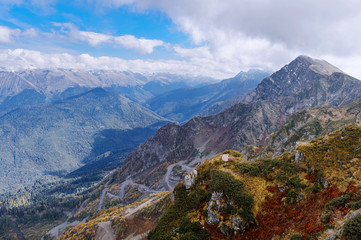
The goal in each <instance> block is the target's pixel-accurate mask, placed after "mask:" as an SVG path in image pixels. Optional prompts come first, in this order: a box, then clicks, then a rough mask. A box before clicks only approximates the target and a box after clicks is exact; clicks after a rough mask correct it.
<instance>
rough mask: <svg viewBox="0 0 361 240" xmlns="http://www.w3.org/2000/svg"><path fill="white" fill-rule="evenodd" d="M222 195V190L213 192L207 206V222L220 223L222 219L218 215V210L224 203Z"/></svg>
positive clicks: (210, 223) (211, 223)
mask: <svg viewBox="0 0 361 240" xmlns="http://www.w3.org/2000/svg"><path fill="white" fill-rule="evenodd" d="M222 197H223V193H222V192H213V193H212V197H211V199H210V200H209V202H208V207H207V224H209V225H215V224H218V223H219V221H220V219H219V218H218V216H217V212H218V210H219V209H221V207H222V206H223V204H222V203H221V200H222Z"/></svg>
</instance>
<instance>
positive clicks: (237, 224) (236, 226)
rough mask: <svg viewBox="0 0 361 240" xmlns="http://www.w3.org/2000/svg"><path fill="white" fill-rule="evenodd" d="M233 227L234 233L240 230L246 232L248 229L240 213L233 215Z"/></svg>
mask: <svg viewBox="0 0 361 240" xmlns="http://www.w3.org/2000/svg"><path fill="white" fill-rule="evenodd" d="M232 229H233V231H234V235H236V234H237V233H238V232H241V233H244V232H245V231H246V228H245V226H244V224H243V222H242V220H241V218H240V217H239V216H238V215H236V216H233V217H232Z"/></svg>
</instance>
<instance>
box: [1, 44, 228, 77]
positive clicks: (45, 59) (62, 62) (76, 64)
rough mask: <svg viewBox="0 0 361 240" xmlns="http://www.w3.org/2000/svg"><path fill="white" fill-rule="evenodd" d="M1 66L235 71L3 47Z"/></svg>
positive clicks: (183, 72) (198, 72)
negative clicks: (5, 48) (4, 48)
mask: <svg viewBox="0 0 361 240" xmlns="http://www.w3.org/2000/svg"><path fill="white" fill-rule="evenodd" d="M0 66H2V68H0V69H3V70H10V71H19V70H23V69H34V68H43V69H44V68H46V69H48V68H50V69H51V68H64V69H79V70H110V71H132V72H136V73H143V74H151V73H172V74H179V75H190V76H207V77H214V78H219V79H222V78H226V77H227V76H230V75H232V74H233V73H232V72H225V69H223V68H222V66H213V68H212V71H210V70H209V69H210V68H209V65H205V64H204V63H202V62H195V61H185V60H184V61H182V60H141V59H137V60H126V59H122V58H117V57H107V56H103V57H94V56H91V55H89V54H80V55H71V54H67V53H62V54H45V53H42V52H39V51H32V50H26V49H15V50H10V49H7V50H0Z"/></svg>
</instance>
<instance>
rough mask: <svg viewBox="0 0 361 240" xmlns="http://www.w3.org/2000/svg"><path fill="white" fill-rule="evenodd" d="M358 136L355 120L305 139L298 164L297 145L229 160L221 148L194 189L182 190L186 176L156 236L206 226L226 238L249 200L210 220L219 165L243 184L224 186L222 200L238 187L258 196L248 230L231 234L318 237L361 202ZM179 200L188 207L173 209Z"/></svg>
mask: <svg viewBox="0 0 361 240" xmlns="http://www.w3.org/2000/svg"><path fill="white" fill-rule="evenodd" d="M360 140H361V127H360V126H357V125H349V126H347V127H344V128H342V129H341V130H339V131H336V132H334V133H332V134H330V135H328V136H325V137H322V138H318V139H314V140H312V141H311V142H309V143H305V144H302V145H300V146H299V147H298V151H300V152H302V155H301V156H302V157H301V158H300V161H298V162H299V163H296V162H295V152H293V153H289V152H286V153H284V154H282V155H281V156H279V157H276V158H268V159H260V160H256V161H252V162H246V161H245V160H244V158H242V157H232V158H231V160H230V161H228V162H223V161H222V160H221V159H220V155H218V156H216V157H214V158H212V159H209V160H207V161H206V162H205V163H203V164H202V165H201V166H199V167H198V172H199V174H198V177H197V180H196V183H195V185H194V186H193V187H192V189H191V190H190V191H188V192H187V191H185V192H184V187H183V185H182V183H181V184H180V185H179V186H178V187H177V188H176V192H175V196H176V199H175V201H174V203H173V205H170V206H169V208H167V210H166V212H165V214H164V215H163V216H162V218H161V219H160V221H159V223H158V225H157V227H156V228H155V230H154V231H153V232H152V233H151V235H150V239H161V237H164V238H163V239H171V237H177V238H180V239H188V237H189V235H191V234H194V233H195V234H196V235H198V236H200V235H199V232H200V231H203V229H206V230H207V233H208V234H209V235H207V233H204V234H203V235H201V236H202V237H201V238H199V239H219V238H221V237H222V236H223V237H225V236H224V235H223V234H222V233H221V232H220V230H221V228H222V225H227V226H230V219H231V216H232V214H234V213H235V212H237V211H239V210H242V209H243V207H244V206H242V204H243V203H241V204H233V206H232V207H233V208H235V209H236V210H235V211H229V209H226V208H227V207H225V208H222V209H219V210H218V212H217V214H219V217H220V219H221V221H220V222H219V223H218V224H216V225H208V224H207V212H206V211H205V209H207V207H208V206H207V204H208V203H209V199H210V194H211V193H212V192H213V191H214V186H212V184H213V183H212V182H213V181H214V180H215V179H214V177H215V176H216V175H215V174H214V173H215V172H219V171H221V172H224V173H226V174H228V176H229V182H232V181H239V184H240V186H243V187H241V188H237V189H234V190H233V191H234V192H227V191H228V190H226V188H224V190H223V193H224V194H225V195H224V197H223V200H224V201H226V202H227V201H229V200H230V199H233V200H234V202H236V201H235V197H234V196H235V195H234V194H237V193H239V192H243V193H244V194H246V195H247V194H248V195H249V196H252V201H253V207H252V214H251V215H249V218H248V219H247V218H245V217H244V216H242V221H243V222H244V223H245V225H246V229H247V230H246V231H245V233H244V234H240V233H238V234H236V235H234V233H233V231H229V236H228V238H230V239H271V238H273V237H276V238H277V237H279V238H280V239H290V238H292V237H293V239H297V237H301V236H303V237H304V239H317V237H320V236H326V235H329V234H331V233H332V231H333V230H332V229H335V228H337V227H338V226H339V225H340V224H341V223H342V222H344V219H345V215H346V214H347V213H348V212H350V211H351V209H352V208H355V209H357V208H359V207H361V192H360V189H361V183H360V180H361V170H359V168H360V166H361V142H360ZM326 181H327V183H328V186H327V187H326V185H325V182H326ZM182 189H183V190H182ZM282 190H284V191H282ZM178 192H180V193H181V194H178ZM177 195H178V196H180V197H177ZM199 195H200V196H199ZM195 196H196V197H195ZM190 203H192V204H190ZM236 203H237V202H236ZM182 204H184V205H182ZM174 206H176V207H177V209H181V210H182V211H178V212H174V211H172V208H174ZM189 206H191V207H189ZM225 206H229V205H225ZM179 212H180V213H179ZM174 214H180V216H181V218H178V219H177V218H175V217H174ZM179 219H182V220H179ZM252 219H254V220H252ZM189 222H192V223H194V224H195V225H190V224H189ZM223 227H224V226H223Z"/></svg>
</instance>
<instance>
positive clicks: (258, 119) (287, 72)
mask: <svg viewBox="0 0 361 240" xmlns="http://www.w3.org/2000/svg"><path fill="white" fill-rule="evenodd" d="M360 90H361V82H360V81H359V80H357V79H355V78H353V77H351V76H349V75H347V74H345V73H343V72H341V70H338V69H337V68H336V67H333V66H332V65H331V64H329V63H327V62H325V61H321V60H314V59H312V58H310V57H307V56H299V57H297V58H296V59H295V60H294V61H292V62H291V63H290V64H288V65H286V66H284V67H283V68H281V69H280V70H279V71H277V72H275V73H273V74H272V75H271V76H269V77H267V78H265V79H264V80H263V81H262V82H261V83H260V84H259V85H258V86H257V88H256V89H255V90H254V91H252V92H250V93H249V94H247V95H246V96H245V97H244V98H243V99H242V100H241V101H240V103H237V104H235V105H234V106H232V107H230V108H228V109H226V110H225V111H222V112H220V113H218V114H216V115H213V116H207V117H195V118H193V119H191V120H190V121H188V122H187V123H186V124H184V125H178V124H175V123H170V124H167V125H165V126H164V127H162V128H160V129H159V130H158V131H157V132H156V134H155V135H154V136H152V137H151V138H149V139H148V140H147V141H146V142H144V143H143V144H141V145H139V146H138V147H137V148H136V149H135V150H134V151H133V152H132V153H130V154H129V155H128V157H127V159H126V161H125V163H124V166H123V167H122V168H121V169H120V170H119V179H120V181H121V179H123V180H124V177H125V176H129V175H134V176H136V179H137V180H138V181H142V182H146V184H148V185H149V186H152V187H155V188H157V189H169V187H170V185H169V184H168V183H169V180H168V179H167V177H166V176H167V175H166V174H164V168H166V169H167V170H168V175H170V176H175V175H176V174H174V173H172V171H173V167H174V164H176V163H177V162H182V164H183V165H187V164H185V163H183V162H188V163H191V165H190V167H192V166H194V165H195V164H196V163H197V162H199V161H200V159H204V158H205V157H211V156H213V155H215V154H217V153H219V152H222V151H224V150H226V149H235V150H241V149H242V148H243V147H245V146H247V145H255V146H259V145H262V144H263V143H264V142H265V139H266V138H267V137H268V136H269V135H270V134H272V133H274V132H276V131H277V130H278V129H279V128H280V127H281V126H282V125H283V124H284V123H285V122H286V121H287V120H288V119H290V117H291V115H292V114H293V113H295V112H296V111H298V110H301V109H306V108H312V107H317V106H322V105H325V104H329V105H331V106H342V105H346V104H348V103H351V102H353V101H355V100H357V99H360V98H361V91H360ZM169 165H170V166H171V167H169ZM150 172H152V174H153V175H150V174H149V173H150ZM155 172H158V174H159V175H162V177H158V178H154V175H157V174H155ZM169 172H170V173H169ZM140 173H141V174H140ZM139 174H140V175H139ZM138 175H139V176H138ZM144 179H145V180H144ZM176 179H177V178H176ZM178 180H179V177H178ZM173 182H174V184H171V187H174V185H175V183H176V182H177V181H173Z"/></svg>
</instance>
